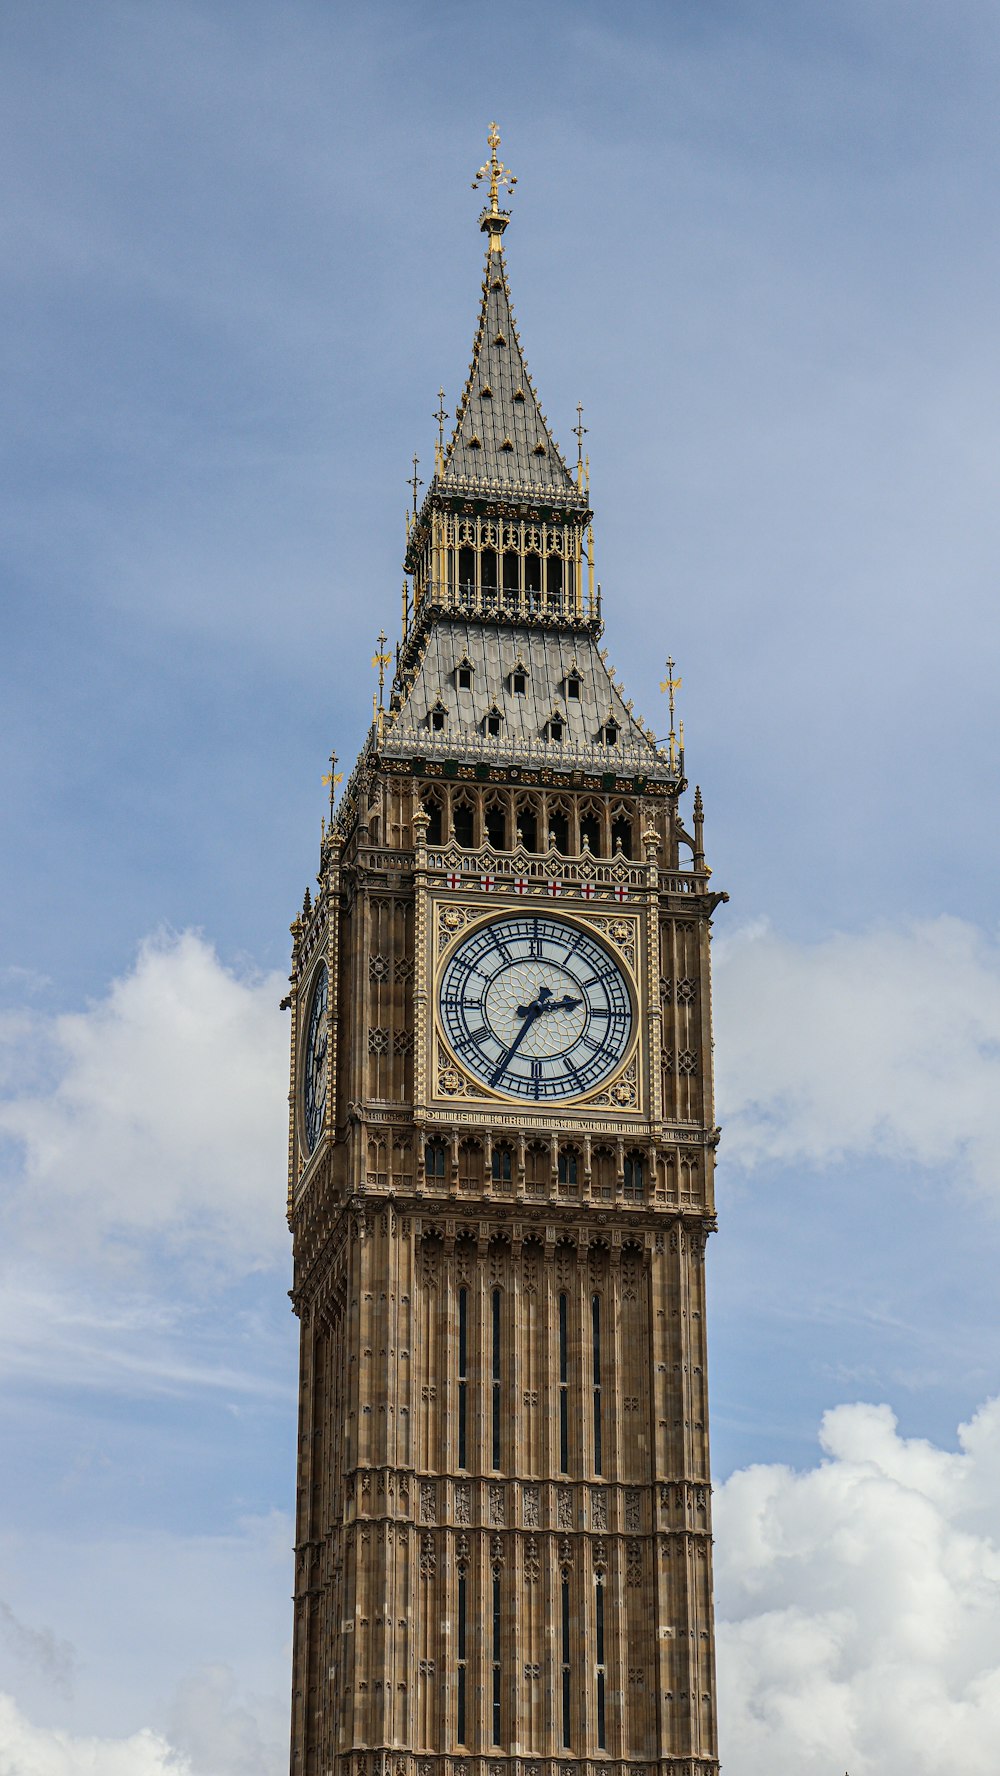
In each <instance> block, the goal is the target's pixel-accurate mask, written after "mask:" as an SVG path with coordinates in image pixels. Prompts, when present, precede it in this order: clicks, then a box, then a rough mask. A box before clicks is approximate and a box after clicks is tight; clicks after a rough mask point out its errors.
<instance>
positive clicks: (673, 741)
mask: <svg viewBox="0 0 1000 1776" xmlns="http://www.w3.org/2000/svg"><path fill="white" fill-rule="evenodd" d="M680 688H681V680H680V679H679V678H675V677H674V662H673V660H672V659H671V658H670V656H669V655H668V656H667V676H666V678H664V679H661V681H660V689H661V691H666V693H667V697H668V699H669V704H670V767H671V770H672V769H673V767H674V765H675V764H676V763H677V735H676V734H675V732H674V692H675V691H679V690H680ZM683 744H684V724H683V722H682V723H681V745H682V746H683Z"/></svg>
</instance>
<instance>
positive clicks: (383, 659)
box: [372, 629, 392, 709]
mask: <svg viewBox="0 0 1000 1776" xmlns="http://www.w3.org/2000/svg"><path fill="white" fill-rule="evenodd" d="M388 639H389V637H388V636H387V634H386V632H385V630H384V629H380V630H379V632H378V635H377V637H376V640H375V646H376V649H377V652H375V653H374V654H373V655H372V665H373V666H377V667H378V707H379V709H381V707H382V704H383V701H384V698H383V694H382V693H383V690H384V688H385V669H386V667H387V666H388V664H389V662H390V660H391V659H392V655H391V654H387V653H386V652H385V651H384V650H385V644H386V642H387V641H388Z"/></svg>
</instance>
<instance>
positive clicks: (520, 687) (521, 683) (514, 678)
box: [510, 672, 528, 697]
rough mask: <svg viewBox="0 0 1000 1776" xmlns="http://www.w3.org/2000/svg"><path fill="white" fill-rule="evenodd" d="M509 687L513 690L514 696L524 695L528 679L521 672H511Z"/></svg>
mask: <svg viewBox="0 0 1000 1776" xmlns="http://www.w3.org/2000/svg"><path fill="white" fill-rule="evenodd" d="M510 688H511V690H512V691H513V693H514V695H515V697H523V696H525V695H526V693H527V689H528V680H527V678H526V677H525V675H524V673H523V672H512V673H511V677H510Z"/></svg>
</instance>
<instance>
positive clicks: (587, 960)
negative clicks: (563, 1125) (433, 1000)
mask: <svg viewBox="0 0 1000 1776" xmlns="http://www.w3.org/2000/svg"><path fill="white" fill-rule="evenodd" d="M438 1002H439V1009H440V1013H441V1022H442V1025H443V1027H444V1031H445V1034H446V1035H447V1038H448V1041H449V1043H450V1045H451V1047H452V1049H453V1050H454V1052H455V1055H456V1056H457V1058H458V1059H459V1060H460V1061H461V1063H462V1065H463V1066H464V1067H465V1068H466V1070H467V1071H468V1072H469V1073H472V1074H474V1076H475V1077H476V1079H478V1080H479V1081H480V1082H481V1083H482V1084H483V1085H485V1086H488V1087H489V1088H490V1089H491V1090H492V1091H497V1092H502V1093H503V1094H504V1095H505V1096H507V1097H516V1098H525V1099H527V1100H530V1101H537V1100H539V1099H543V1098H544V1099H546V1100H550V1101H551V1100H552V1099H561V1098H576V1097H579V1096H580V1094H581V1093H583V1092H589V1091H594V1090H595V1089H596V1087H597V1086H599V1085H600V1084H601V1083H602V1082H603V1081H604V1080H605V1079H607V1077H608V1075H609V1074H611V1073H613V1072H614V1071H615V1069H616V1068H617V1067H619V1066H620V1065H621V1063H622V1061H623V1060H624V1059H625V1056H626V1054H627V1053H628V1049H629V1046H630V1044H631V1041H632V1032H633V1026H634V1016H633V1011H632V995H631V993H630V992H629V989H628V983H627V981H626V979H625V975H624V974H623V972H622V970H621V968H620V967H619V966H618V963H617V962H616V961H615V960H614V958H613V957H612V956H611V955H610V954H609V952H608V951H607V950H606V949H605V948H604V946H603V944H601V943H599V942H598V940H597V939H596V938H595V937H592V936H591V934H590V933H589V932H588V931H587V930H586V929H584V928H583V927H582V926H580V925H575V924H571V923H570V921H569V920H568V919H560V918H556V917H554V916H547V915H544V914H534V915H533V914H527V915H525V916H523V917H522V916H520V915H514V914H511V915H510V916H509V917H508V918H504V919H494V920H492V921H491V923H490V924H488V925H481V926H479V927H478V928H477V930H475V931H473V932H472V933H471V934H470V936H468V937H467V938H465V939H464V941H463V942H461V943H460V944H459V945H458V947H457V949H456V950H455V953H454V955H453V956H452V957H451V959H450V960H449V962H448V964H447V966H446V967H445V970H444V974H443V975H442V978H441V986H440V992H439V1001H438Z"/></svg>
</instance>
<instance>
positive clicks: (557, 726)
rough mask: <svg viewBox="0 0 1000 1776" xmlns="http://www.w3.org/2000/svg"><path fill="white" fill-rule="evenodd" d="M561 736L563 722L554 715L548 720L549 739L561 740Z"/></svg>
mask: <svg viewBox="0 0 1000 1776" xmlns="http://www.w3.org/2000/svg"><path fill="white" fill-rule="evenodd" d="M562 737H563V724H562V722H561V721H560V720H559V717H558V716H556V715H554V716H553V717H552V720H551V721H550V722H549V739H550V740H561V739H562Z"/></svg>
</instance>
